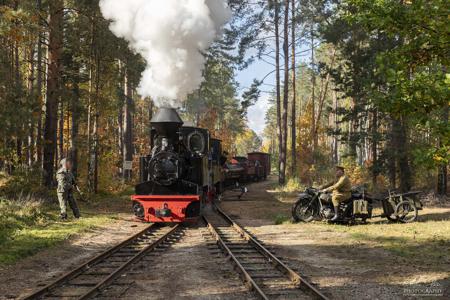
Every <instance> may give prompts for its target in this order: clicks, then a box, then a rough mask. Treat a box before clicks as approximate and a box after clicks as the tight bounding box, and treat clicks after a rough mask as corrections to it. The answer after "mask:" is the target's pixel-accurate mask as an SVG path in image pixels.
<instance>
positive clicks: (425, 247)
mask: <svg viewBox="0 0 450 300" xmlns="http://www.w3.org/2000/svg"><path fill="white" fill-rule="evenodd" d="M308 225H311V226H312V227H317V228H316V229H318V230H323V229H324V228H325V227H326V228H327V229H330V230H332V231H335V232H343V233H347V234H348V235H349V236H350V239H348V240H347V239H344V240H342V239H341V240H340V241H341V242H343V243H344V244H349V245H351V244H353V243H354V242H355V241H358V242H363V243H364V244H366V245H368V246H371V247H381V248H383V249H385V250H387V251H389V252H391V253H392V254H395V255H398V256H400V257H404V258H406V259H408V260H411V261H417V262H419V261H420V262H421V263H424V262H425V263H432V264H436V263H438V264H441V263H447V264H448V263H450V220H444V221H431V220H430V221H426V222H416V223H411V224H400V223H372V224H371V223H369V224H367V225H357V226H341V225H325V224H308ZM311 229H312V230H313V231H314V230H315V229H314V228H311Z"/></svg>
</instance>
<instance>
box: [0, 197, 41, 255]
mask: <svg viewBox="0 0 450 300" xmlns="http://www.w3.org/2000/svg"><path fill="white" fill-rule="evenodd" d="M48 220H49V215H48V214H46V213H45V212H43V210H42V203H41V202H38V201H36V200H34V199H30V198H29V197H28V198H27V197H23V198H22V199H19V200H15V201H10V200H6V199H4V198H0V245H3V244H4V243H5V242H7V241H8V240H9V239H10V238H11V237H12V236H14V234H15V233H16V232H18V231H20V230H22V229H24V228H26V227H29V226H33V225H38V224H44V223H45V222H46V221H48ZM2 248H3V246H2Z"/></svg>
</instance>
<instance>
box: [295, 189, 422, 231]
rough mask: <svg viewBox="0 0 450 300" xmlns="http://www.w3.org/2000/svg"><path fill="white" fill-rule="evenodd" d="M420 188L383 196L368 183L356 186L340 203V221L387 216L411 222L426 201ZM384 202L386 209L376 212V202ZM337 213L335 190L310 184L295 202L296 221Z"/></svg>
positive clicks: (350, 222)
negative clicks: (370, 189) (370, 191)
mask: <svg viewBox="0 0 450 300" xmlns="http://www.w3.org/2000/svg"><path fill="white" fill-rule="evenodd" d="M419 193H420V192H408V193H397V192H389V195H388V196H387V197H384V198H382V199H377V198H373V197H371V196H369V195H367V193H366V191H365V188H364V187H356V188H353V189H352V192H351V197H350V198H349V199H348V200H347V201H344V202H342V203H340V205H339V211H340V216H341V219H340V220H339V223H344V224H355V223H356V222H357V221H361V222H363V223H365V222H366V221H367V219H371V218H375V217H386V218H387V219H388V220H390V221H396V222H402V223H409V222H413V221H415V220H416V219H417V217H418V210H420V209H422V203H421V202H420V200H419V199H418V198H417V195H418V194H419ZM376 202H381V205H382V208H383V213H382V214H380V215H373V214H372V211H373V207H374V203H376ZM333 217H334V209H333V204H332V202H331V193H328V192H327V193H323V192H322V191H321V190H319V189H317V188H313V187H309V188H307V189H306V190H305V191H304V192H302V193H300V194H299V195H298V200H297V201H296V202H295V203H294V205H293V206H292V218H293V220H294V221H296V222H299V221H303V222H311V221H313V220H331V219H332V218H333Z"/></svg>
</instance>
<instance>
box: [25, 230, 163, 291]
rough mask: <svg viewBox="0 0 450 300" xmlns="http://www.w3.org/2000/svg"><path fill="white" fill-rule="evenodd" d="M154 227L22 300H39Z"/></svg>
mask: <svg viewBox="0 0 450 300" xmlns="http://www.w3.org/2000/svg"><path fill="white" fill-rule="evenodd" d="M154 226H155V224H150V225H149V226H147V227H145V228H144V229H143V230H141V231H140V232H138V233H136V234H135V235H133V236H131V237H130V238H128V239H126V240H124V241H123V242H121V243H119V244H117V245H115V246H114V247H112V248H109V249H107V250H106V251H104V252H102V253H100V254H99V255H97V256H95V257H93V258H92V259H90V260H89V261H87V262H86V263H84V264H82V265H81V266H79V267H78V268H76V269H74V270H72V271H70V272H68V273H65V274H63V275H61V276H60V277H59V278H58V279H56V280H55V281H53V282H52V283H50V284H48V285H46V286H44V287H43V288H41V289H39V290H37V291H35V292H33V293H32V294H30V295H28V296H25V297H24V298H22V299H23V300H31V299H39V297H42V296H43V295H44V294H46V293H48V292H49V291H50V290H52V289H53V288H55V287H57V286H59V285H61V284H63V283H65V282H67V281H69V280H71V279H73V278H75V277H76V276H78V275H80V274H81V273H83V272H84V271H86V270H88V269H89V268H90V267H91V266H93V265H95V264H97V263H99V262H101V261H102V260H104V259H105V258H107V257H109V256H111V255H112V254H113V253H115V252H116V251H118V250H119V249H122V248H123V247H125V246H126V245H128V244H129V243H131V242H132V241H134V240H135V239H137V238H139V237H141V236H143V235H144V234H146V233H147V232H148V231H149V230H150V229H152V228H153V227H154Z"/></svg>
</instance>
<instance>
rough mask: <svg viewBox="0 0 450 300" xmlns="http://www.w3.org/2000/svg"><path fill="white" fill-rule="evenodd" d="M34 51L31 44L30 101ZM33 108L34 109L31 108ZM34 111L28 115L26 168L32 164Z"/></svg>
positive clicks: (32, 85) (33, 92) (32, 94)
mask: <svg viewBox="0 0 450 300" xmlns="http://www.w3.org/2000/svg"><path fill="white" fill-rule="evenodd" d="M34 51H35V44H34V43H33V44H32V46H31V47H30V57H29V59H28V61H29V71H28V72H29V73H28V74H29V76H28V95H29V98H30V99H33V98H34V96H35V95H36V94H35V87H34V73H35V63H34ZM33 108H34V107H33ZM33 112H34V109H33V111H32V113H31V115H30V121H29V122H28V145H27V164H28V167H32V166H33V163H34V143H35V140H34V126H35V122H34V115H33Z"/></svg>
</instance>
